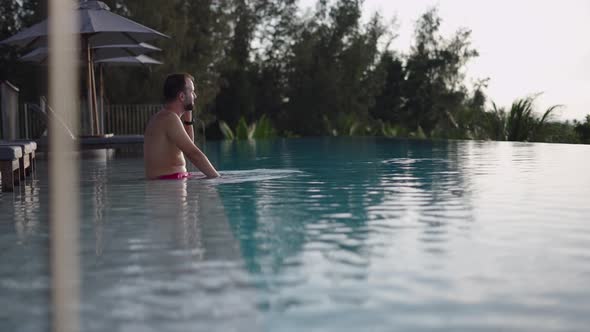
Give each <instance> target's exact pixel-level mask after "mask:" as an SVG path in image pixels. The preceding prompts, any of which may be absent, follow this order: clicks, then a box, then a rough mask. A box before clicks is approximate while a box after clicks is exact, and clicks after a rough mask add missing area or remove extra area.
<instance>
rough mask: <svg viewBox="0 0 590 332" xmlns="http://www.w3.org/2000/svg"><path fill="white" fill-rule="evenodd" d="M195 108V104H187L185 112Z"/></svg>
mask: <svg viewBox="0 0 590 332" xmlns="http://www.w3.org/2000/svg"><path fill="white" fill-rule="evenodd" d="M194 108H195V104H194V103H190V104H186V105H184V110H185V111H187V112H190V111H192V110H193V109H194Z"/></svg>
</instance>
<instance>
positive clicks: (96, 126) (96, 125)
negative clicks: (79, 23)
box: [90, 50, 100, 135]
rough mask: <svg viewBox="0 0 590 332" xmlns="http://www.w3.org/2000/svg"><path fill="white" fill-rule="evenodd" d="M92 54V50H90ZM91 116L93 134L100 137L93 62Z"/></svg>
mask: <svg viewBox="0 0 590 332" xmlns="http://www.w3.org/2000/svg"><path fill="white" fill-rule="evenodd" d="M91 52H92V50H91ZM90 59H91V60H94V59H92V53H90ZM91 69H92V114H93V116H94V134H95V135H100V129H99V123H98V105H97V101H96V76H95V72H94V61H92V67H91Z"/></svg>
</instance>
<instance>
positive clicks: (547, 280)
mask: <svg viewBox="0 0 590 332" xmlns="http://www.w3.org/2000/svg"><path fill="white" fill-rule="evenodd" d="M205 151H206V153H207V154H208V156H209V157H210V159H211V161H212V162H213V163H214V164H215V165H216V166H217V167H218V168H219V169H220V170H221V173H222V175H224V176H223V178H221V179H217V180H206V181H203V180H184V181H145V180H143V175H142V174H143V164H142V159H141V158H139V157H134V156H128V155H127V156H125V155H120V156H117V157H116V158H114V159H108V160H106V159H105V160H84V161H83V163H82V171H81V172H82V179H81V193H80V198H81V201H82V218H81V249H80V250H81V252H80V257H81V261H82V263H81V266H82V299H81V302H82V308H81V318H82V326H83V330H84V331H187V330H191V331H392V330H400V331H585V330H587V326H590V250H589V249H590V218H589V216H590V172H588V165H590V146H582V145H559V144H554V145H550V144H532V143H508V142H461V141H452V142H444V141H441V142H430V141H406V140H393V139H377V138H356V139H292V140H274V141H258V142H256V143H254V142H237V143H236V142H234V143H227V142H210V143H208V144H207V145H206V146H205ZM139 155H140V154H138V156H139ZM39 166H40V167H39V172H38V174H37V178H36V180H34V181H29V183H28V185H27V186H25V187H24V188H21V189H20V191H18V192H15V193H1V194H0V211H1V215H0V307H1V308H2V310H0V330H2V331H46V330H48V329H49V326H50V323H49V309H48V303H49V301H48V297H49V290H48V287H49V286H48V285H49V272H48V271H49V263H48V249H47V248H48V243H49V240H48V233H49V229H48V222H47V208H48V207H47V204H48V190H47V185H48V184H47V175H46V174H47V171H46V170H47V168H46V164H45V163H44V162H40V165H39Z"/></svg>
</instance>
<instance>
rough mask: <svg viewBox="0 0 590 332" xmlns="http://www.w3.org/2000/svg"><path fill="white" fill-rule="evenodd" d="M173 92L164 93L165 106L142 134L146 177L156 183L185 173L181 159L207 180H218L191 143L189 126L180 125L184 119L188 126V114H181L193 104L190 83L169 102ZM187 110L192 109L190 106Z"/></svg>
mask: <svg viewBox="0 0 590 332" xmlns="http://www.w3.org/2000/svg"><path fill="white" fill-rule="evenodd" d="M167 82H168V79H167ZM177 85H178V84H177ZM165 90H166V87H165ZM169 90H170V89H169ZM174 91H175V90H174V89H173V92H170V91H168V94H169V96H166V98H167V102H166V106H165V107H164V108H163V109H162V110H160V111H159V112H158V113H156V114H155V115H154V116H152V118H151V119H150V121H149V122H148V124H147V126H146V130H145V134H144V162H145V175H146V177H147V178H148V179H158V178H161V177H163V176H169V175H172V174H178V173H185V172H186V161H185V159H184V156H186V157H187V158H188V159H189V160H190V161H191V162H192V163H193V164H194V165H195V166H196V167H197V168H198V169H199V170H200V171H201V172H203V174H205V175H206V176H207V177H218V176H219V173H217V171H216V170H215V168H214V167H213V165H211V163H210V162H209V159H207V156H205V154H204V153H203V152H202V151H201V150H200V149H199V148H198V147H197V146H196V145H195V143H194V141H193V134H192V130H193V128H192V124H183V121H187V119H189V120H188V122H185V123H189V122H190V111H186V110H185V108H187V107H186V105H189V104H191V103H194V98H195V97H196V95H195V93H194V83H193V82H192V79H189V78H187V79H186V84H185V89H183V90H182V91H181V92H178V94H177V95H176V98H174V99H173V98H172V96H174ZM165 94H166V91H165ZM190 108H191V109H192V104H191V107H190Z"/></svg>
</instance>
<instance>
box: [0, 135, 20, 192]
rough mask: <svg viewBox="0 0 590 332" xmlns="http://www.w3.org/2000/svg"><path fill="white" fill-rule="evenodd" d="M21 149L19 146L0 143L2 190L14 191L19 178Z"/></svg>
mask: <svg viewBox="0 0 590 332" xmlns="http://www.w3.org/2000/svg"><path fill="white" fill-rule="evenodd" d="M22 157H23V150H22V148H21V147H20V146H10V145H0V176H2V178H1V180H2V191H14V186H15V185H18V184H19V182H20V179H21V175H20V173H21V168H20V162H19V161H20V160H21V159H22Z"/></svg>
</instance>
